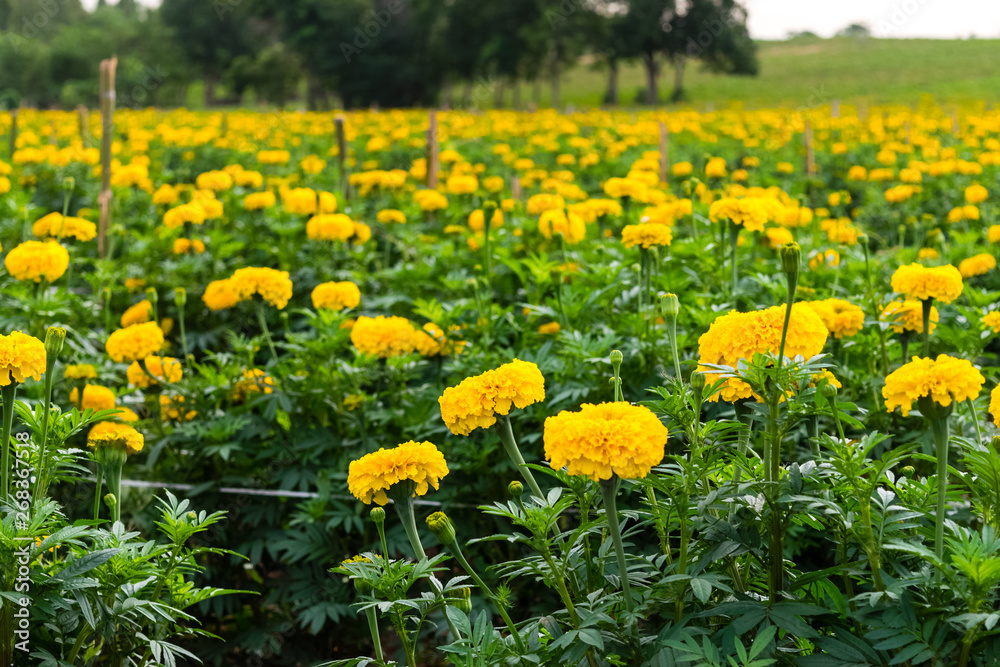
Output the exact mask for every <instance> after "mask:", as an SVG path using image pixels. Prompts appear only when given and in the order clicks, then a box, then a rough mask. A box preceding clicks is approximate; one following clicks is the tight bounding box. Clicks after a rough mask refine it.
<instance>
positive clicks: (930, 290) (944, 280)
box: [892, 264, 962, 303]
mask: <svg viewBox="0 0 1000 667" xmlns="http://www.w3.org/2000/svg"><path fill="white" fill-rule="evenodd" d="M892 289H893V291H895V292H899V293H900V294H903V295H905V296H906V297H907V298H912V299H920V300H921V301H922V300H924V299H937V300H938V301H941V302H942V303H951V302H952V301H954V300H955V299H957V298H958V296H959V295H960V294H961V293H962V274H961V273H960V272H959V270H958V269H956V268H955V267H954V266H952V265H951V264H947V265H945V266H935V267H932V268H927V267H925V266H922V265H920V264H908V265H906V266H901V267H899V268H898V269H896V272H895V273H893V274H892Z"/></svg>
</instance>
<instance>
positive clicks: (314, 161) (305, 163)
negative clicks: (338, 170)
mask: <svg viewBox="0 0 1000 667" xmlns="http://www.w3.org/2000/svg"><path fill="white" fill-rule="evenodd" d="M299 166H300V167H302V171H304V172H306V173H307V174H318V173H319V172H321V171H323V167H325V166H326V160H324V159H322V158H320V157H319V156H318V155H307V156H305V157H304V158H302V161H301V162H299Z"/></svg>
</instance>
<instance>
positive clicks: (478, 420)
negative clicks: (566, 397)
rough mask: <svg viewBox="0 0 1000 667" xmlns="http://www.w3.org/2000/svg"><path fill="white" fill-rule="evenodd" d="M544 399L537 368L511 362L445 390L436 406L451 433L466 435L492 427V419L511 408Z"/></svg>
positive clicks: (541, 381) (528, 363)
mask: <svg viewBox="0 0 1000 667" xmlns="http://www.w3.org/2000/svg"><path fill="white" fill-rule="evenodd" d="M544 399H545V378H544V377H542V372H541V371H540V370H538V366H536V365H535V364H533V363H531V362H528V361H521V360H520V359H515V360H514V361H512V362H510V363H509V364H504V365H503V366H500V367H499V368H495V369H493V370H491V371H486V372H485V373H483V374H481V375H476V376H473V377H468V378H466V379H464V380H462V381H461V382H460V383H459V384H458V385H456V386H454V387H449V388H447V389H445V390H444V393H443V394H441V397H440V398H439V399H438V403H439V404H440V406H441V418H442V419H443V420H444V423H445V425H446V426H447V427H448V428H449V429H450V430H451V432H452V433H454V434H455V435H468V434H470V433H472V432H473V431H474V430H476V429H477V428H489V427H490V426H493V424H495V423H496V416H497V415H498V414H499V415H506V414H509V413H510V410H511V408H512V407H517V408H526V407H528V406H529V405H531V404H532V403H537V402H539V401H542V400H544Z"/></svg>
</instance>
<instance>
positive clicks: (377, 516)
mask: <svg viewBox="0 0 1000 667" xmlns="http://www.w3.org/2000/svg"><path fill="white" fill-rule="evenodd" d="M368 516H369V517H371V520H372V523H375V524H378V525H380V526H381V525H382V524H383V523H385V510H384V509H382V508H381V507H373V508H372V511H371V513H369V515H368Z"/></svg>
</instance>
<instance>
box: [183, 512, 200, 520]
mask: <svg viewBox="0 0 1000 667" xmlns="http://www.w3.org/2000/svg"><path fill="white" fill-rule="evenodd" d="M185 516H186V517H187V520H188V521H197V520H198V513H197V512H188V513H187V514H186V515H185Z"/></svg>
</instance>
